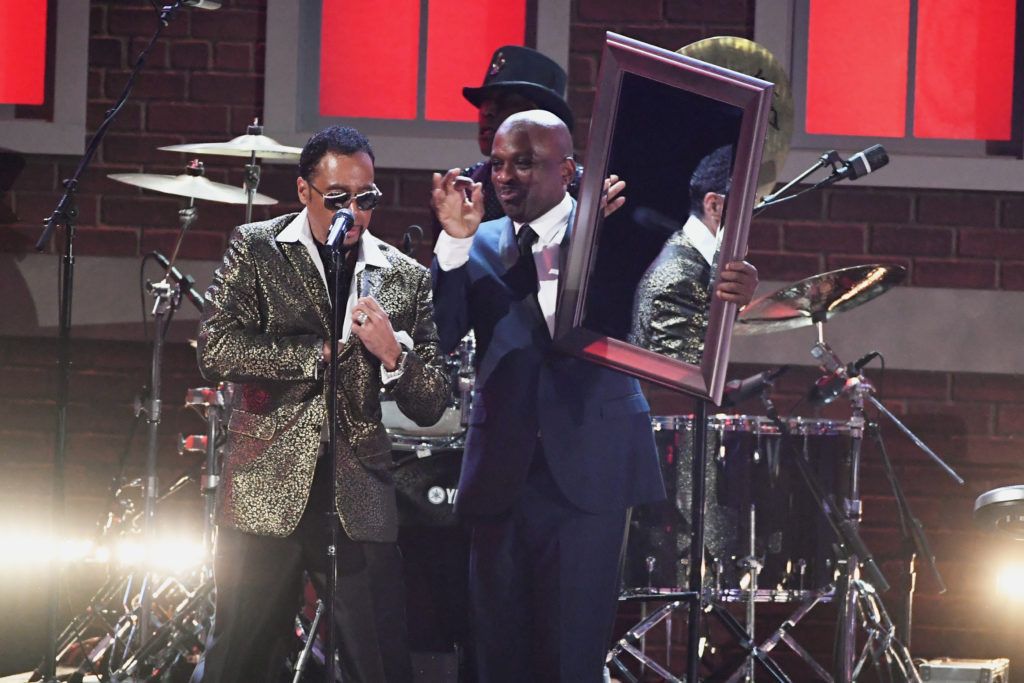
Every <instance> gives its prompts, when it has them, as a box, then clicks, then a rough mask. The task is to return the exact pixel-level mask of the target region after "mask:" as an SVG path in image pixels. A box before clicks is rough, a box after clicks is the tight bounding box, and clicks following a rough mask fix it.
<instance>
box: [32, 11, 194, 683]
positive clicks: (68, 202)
mask: <svg viewBox="0 0 1024 683" xmlns="http://www.w3.org/2000/svg"><path fill="white" fill-rule="evenodd" d="M180 6H181V0H175V1H174V2H173V3H171V4H169V5H166V6H164V7H163V8H162V9H161V10H160V12H159V21H158V23H157V27H156V29H155V30H154V32H153V36H152V37H151V38H150V40H149V43H148V44H147V45H146V47H145V48H143V50H142V52H141V53H139V56H138V58H137V59H136V60H135V64H134V65H133V67H132V71H131V73H130V74H129V76H128V79H127V81H126V82H125V85H124V89H123V90H122V91H121V94H120V96H119V97H118V98H117V101H116V103H115V104H114V106H113V107H111V108H110V109H109V110H107V112H106V114H105V115H104V118H103V121H102V122H101V123H100V125H99V126H98V127H97V129H96V133H95V134H94V135H93V136H92V139H91V140H90V141H89V145H88V146H87V147H86V149H85V152H84V153H83V155H82V158H81V160H80V161H79V162H78V166H77V167H76V168H75V172H74V174H73V175H72V176H71V178H68V179H66V180H64V181H63V183H62V184H63V186H64V194H63V195H62V196H61V198H60V199H59V200H58V202H57V206H56V208H55V209H54V210H53V212H52V213H51V214H50V216H49V217H48V218H47V219H46V220H45V221H44V226H43V232H42V233H41V234H40V236H39V239H38V240H36V244H35V248H36V251H44V250H45V249H46V247H47V245H48V244H49V242H50V238H51V237H52V236H53V232H54V231H55V230H56V229H57V228H58V227H59V226H64V255H63V258H62V260H61V270H60V314H59V319H58V343H57V396H56V438H55V440H54V446H55V447H54V468H53V469H54V475H53V503H52V508H51V509H52V512H51V520H50V526H51V529H54V530H55V529H56V528H57V527H58V526H60V525H62V524H63V521H64V505H65V491H64V464H65V460H66V453H67V431H68V427H67V417H68V395H69V392H68V388H69V383H70V375H71V311H72V306H71V301H72V299H71V296H72V292H73V291H74V270H75V257H74V241H75V221H76V219H77V218H78V206H77V202H76V199H75V197H76V194H77V192H78V186H79V182H80V181H81V178H82V175H83V174H84V173H85V171H86V169H87V168H88V167H89V163H90V162H91V161H92V158H93V157H94V156H95V154H96V152H97V151H98V150H99V147H100V144H101V143H102V142H103V138H104V137H105V135H106V133H107V130H108V129H109V128H110V125H111V124H112V123H113V122H114V118H115V117H116V116H117V114H118V113H119V112H120V111H121V109H123V108H124V105H125V102H127V100H128V96H129V95H130V94H131V91H132V87H133V86H134V85H135V79H136V77H137V76H138V74H139V72H140V71H141V70H142V65H143V64H144V63H145V61H146V56H147V55H148V54H149V51H150V50H152V48H153V46H154V45H155V44H156V41H157V39H158V38H159V37H160V34H161V33H162V32H163V30H164V28H166V27H167V25H168V24H170V22H171V20H172V19H173V17H174V15H175V13H176V12H177V10H178V9H179V8H180ZM47 572H48V584H49V591H48V592H49V602H48V603H47V610H46V643H47V644H46V651H45V655H44V657H43V660H44V661H43V667H42V670H41V675H42V681H43V682H44V683H51V682H52V681H56V680H57V618H58V611H59V605H60V584H61V582H60V578H59V575H60V569H59V568H58V567H57V565H56V563H50V566H49V569H48V570H47Z"/></svg>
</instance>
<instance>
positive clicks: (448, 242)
mask: <svg viewBox="0 0 1024 683" xmlns="http://www.w3.org/2000/svg"><path fill="white" fill-rule="evenodd" d="M472 246H473V236H472V235H470V236H469V237H452V236H451V235H449V234H448V233H446V232H442V233H441V234H440V236H439V237H438V238H437V244H436V245H435V246H434V254H435V255H436V256H437V265H439V266H440V267H441V270H443V271H445V272H448V271H449V270H455V269H456V268H461V267H462V266H464V265H466V261H468V260H469V248H470V247H472Z"/></svg>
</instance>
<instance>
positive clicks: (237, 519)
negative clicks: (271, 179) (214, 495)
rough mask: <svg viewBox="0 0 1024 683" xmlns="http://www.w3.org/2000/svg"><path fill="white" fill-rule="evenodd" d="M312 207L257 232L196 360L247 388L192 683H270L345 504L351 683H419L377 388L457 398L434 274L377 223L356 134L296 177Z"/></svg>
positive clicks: (225, 272)
mask: <svg viewBox="0 0 1024 683" xmlns="http://www.w3.org/2000/svg"><path fill="white" fill-rule="evenodd" d="M297 191H298V197H299V200H300V201H301V202H302V204H303V205H304V206H305V209H304V210H303V211H302V212H301V213H299V214H291V215H286V216H281V217H279V218H276V219H273V220H270V221H265V222H262V223H253V224H250V225H244V226H241V227H240V228H238V229H236V230H235V231H234V233H233V235H232V237H231V241H230V244H229V246H228V250H227V253H226V254H225V256H224V262H223V265H222V267H221V268H220V269H219V270H218V271H217V273H216V275H215V276H214V281H213V284H212V285H211V286H210V288H209V290H208V292H207V295H206V299H207V300H206V308H205V311H204V314H203V320H202V324H201V327H200V333H199V340H198V358H199V366H200V369H201V370H202V373H203V376H204V377H206V378H207V379H209V380H211V381H223V380H226V381H230V382H233V383H235V385H236V390H235V392H234V400H233V405H232V406H231V408H232V409H231V413H230V418H229V422H228V425H227V431H228V442H227V446H226V449H225V452H224V462H223V468H222V478H221V483H220V487H221V489H220V492H219V498H218V524H219V536H218V543H217V554H216V559H215V570H216V579H217V608H216V609H217V616H216V620H215V627H214V630H213V632H212V633H211V636H210V640H209V644H208V648H207V653H206V657H205V662H204V663H203V664H202V665H201V666H200V667H199V668H198V669H197V671H196V674H195V675H194V677H193V680H194V681H257V680H263V679H264V678H265V677H266V676H267V675H268V674H267V672H271V671H275V670H277V669H276V668H275V667H277V668H279V663H278V662H276V661H275V660H274V652H275V647H274V646H275V644H276V643H278V642H280V640H281V638H282V637H284V636H285V635H286V634H287V633H288V631H289V627H290V625H291V623H292V620H293V619H294V616H295V609H296V606H297V604H298V601H299V596H300V594H301V589H302V572H303V571H304V570H305V571H307V572H308V573H309V575H310V577H311V578H312V580H313V582H314V585H315V587H316V588H317V592H318V593H320V595H321V596H323V592H322V588H323V582H324V577H325V569H326V557H325V552H326V547H327V539H328V538H329V535H330V526H329V524H330V523H331V517H330V516H329V515H330V514H331V512H333V511H334V510H336V511H337V514H338V518H339V519H340V524H341V528H342V531H343V533H342V534H340V535H341V543H340V544H339V547H338V564H339V571H338V590H337V600H336V603H335V608H334V618H335V621H336V628H337V632H338V634H339V638H338V640H339V641H340V647H339V655H340V659H341V666H342V673H343V675H344V678H345V680H351V681H411V680H412V672H411V666H410V664H409V656H408V650H407V647H406V629H405V618H404V609H405V607H404V596H403V591H402V580H401V571H402V568H401V561H400V555H399V553H398V550H397V547H396V546H395V540H396V536H397V513H396V501H395V489H394V482H393V479H392V476H391V470H390V466H391V443H390V440H389V438H388V435H387V433H386V432H385V429H384V426H383V425H382V424H381V406H380V396H381V389H382V387H384V386H387V387H388V389H389V390H390V393H391V395H392V396H393V398H394V400H395V401H396V403H397V404H398V406H399V408H400V409H401V410H402V411H403V413H405V415H406V416H408V417H409V418H411V419H412V420H414V421H415V422H417V423H420V424H423V425H429V424H432V423H434V422H436V421H437V420H438V419H439V418H440V416H441V413H442V411H443V410H444V407H445V404H446V401H447V398H448V395H449V379H448V376H447V375H446V373H445V372H444V371H443V368H442V364H441V359H440V357H439V355H438V338H437V330H436V328H435V326H434V322H433V320H432V313H433V307H432V301H431V281H430V275H429V273H428V271H427V270H426V269H425V268H424V267H423V266H421V265H419V264H418V263H416V262H414V261H413V260H411V259H409V258H408V257H406V256H405V255H403V254H402V253H400V252H399V251H398V250H396V249H395V248H393V247H391V246H389V245H387V244H385V243H384V242H382V241H380V240H379V239H377V238H376V237H374V236H373V235H371V234H370V233H369V232H367V227H368V226H369V223H370V218H371V215H372V212H373V208H374V206H376V204H377V203H378V201H379V199H380V196H381V194H380V191H379V190H378V189H377V186H376V185H375V184H374V159H373V151H372V149H371V148H370V145H369V142H368V141H367V140H366V138H365V137H363V136H362V135H361V134H360V133H359V132H358V131H355V130H354V129H351V128H342V127H338V126H335V127H331V128H328V129H326V130H324V131H321V132H319V133H317V134H315V135H314V136H313V137H312V138H310V140H309V142H308V143H307V144H306V146H305V148H304V149H303V152H302V156H301V158H300V161H299V177H298V178H297ZM339 208H349V209H351V210H352V212H353V214H354V217H355V220H354V225H353V227H352V228H351V230H350V231H349V233H348V235H347V236H346V238H345V241H344V245H343V246H344V248H346V249H347V251H346V254H347V256H346V259H345V261H346V262H345V266H344V269H343V282H347V283H348V285H343V286H342V294H341V296H339V299H341V300H340V302H339V303H340V305H341V306H344V307H345V316H344V321H345V322H344V329H343V330H342V333H341V343H340V346H339V347H338V349H336V350H332V349H331V348H330V344H329V343H328V342H327V341H326V340H328V339H329V336H330V335H329V329H330V328H329V318H330V313H331V310H332V308H331V301H330V296H329V294H328V287H327V283H328V282H330V281H332V278H331V268H332V262H331V259H330V258H329V256H328V252H327V250H326V248H325V247H324V246H323V245H324V243H325V242H326V237H327V233H328V230H329V228H330V223H331V219H332V217H333V215H334V212H335V211H336V210H337V209H339ZM332 359H333V360H334V361H336V362H337V363H338V377H339V380H338V384H339V386H338V394H339V396H338V399H339V400H338V405H339V414H338V420H337V430H338V449H337V452H336V453H335V454H334V458H335V460H336V462H337V480H336V481H337V497H336V499H335V500H333V501H332V500H331V499H330V473H331V467H330V465H331V463H330V459H329V458H328V457H327V454H326V453H325V451H326V443H325V441H326V437H325V436H324V435H325V434H326V413H327V400H326V399H327V388H326V379H325V377H326V374H327V373H326V371H325V369H326V364H327V363H329V362H331V361H332Z"/></svg>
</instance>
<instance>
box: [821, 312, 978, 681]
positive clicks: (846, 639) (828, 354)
mask: <svg viewBox="0 0 1024 683" xmlns="http://www.w3.org/2000/svg"><path fill="white" fill-rule="evenodd" d="M817 327H818V342H817V343H815V344H814V346H813V347H812V348H811V355H812V356H813V357H814V358H815V359H817V360H818V362H819V364H820V365H821V368H822V370H823V371H825V372H826V373H829V374H828V377H829V378H837V380H838V381H842V382H843V384H842V389H841V390H840V393H842V394H845V395H846V396H847V398H848V400H849V401H850V405H851V409H852V418H851V425H852V426H851V430H850V435H851V442H852V443H851V473H850V492H849V496H848V498H847V499H846V501H845V504H844V512H845V513H846V514H845V516H844V517H845V518H844V519H843V520H842V521H841V522H840V526H841V527H845V528H847V529H849V530H850V531H853V532H854V533H852V534H848V536H849V537H850V538H851V539H856V540H857V541H859V536H857V534H856V527H857V525H858V524H859V521H860V512H861V503H860V500H859V478H860V473H859V466H860V447H861V444H862V442H863V429H864V424H865V422H864V402H865V399H867V400H868V401H870V402H871V404H872V405H874V406H875V407H876V408H877V409H878V410H879V412H881V413H882V414H884V415H885V416H886V417H888V418H889V419H890V420H891V421H892V422H893V424H895V425H896V426H897V427H898V428H899V429H900V431H902V432H903V433H904V434H906V435H907V436H908V437H909V438H910V440H911V441H912V442H913V443H914V444H915V445H916V446H917V447H918V448H920V449H921V450H922V451H924V453H925V454H927V455H928V456H929V457H930V458H931V459H932V460H933V461H934V462H935V463H937V464H938V465H939V466H940V467H941V468H942V469H943V470H944V471H945V472H946V473H947V474H949V475H950V476H951V477H952V478H953V479H954V481H956V482H957V483H958V484H963V483H964V480H963V478H961V477H960V475H958V474H957V473H956V471H955V470H953V468H952V467H950V466H949V465H948V464H946V463H945V462H944V461H943V460H942V458H940V457H939V456H938V455H937V454H936V453H935V452H934V451H932V450H931V449H930V448H929V447H928V446H927V445H926V444H925V443H924V442H923V441H921V439H919V438H918V437H917V435H916V434H914V433H913V432H912V431H911V430H910V429H909V428H908V427H907V426H906V425H904V424H903V423H902V422H901V421H900V420H899V419H898V418H897V417H896V416H895V415H893V414H892V413H891V412H890V411H889V409H888V408H886V407H885V406H884V405H883V404H882V402H881V401H879V400H878V399H877V398H875V397H874V396H873V395H872V394H873V392H874V387H873V386H872V385H871V383H870V382H869V381H868V380H867V378H865V377H864V376H863V375H861V374H860V369H861V366H862V365H863V363H862V362H861V361H858V362H856V363H851V364H849V365H843V363H842V362H841V361H840V360H839V358H838V356H836V354H835V352H834V351H833V350H832V349H831V347H829V345H828V344H826V343H825V341H824V323H823V322H817ZM865 358H870V354H869V356H865ZM819 381H820V380H819ZM830 400H831V398H828V397H826V398H825V402H826V403H827V402H828V401H830ZM854 427H856V432H855V431H854ZM883 448H884V447H883ZM886 459H887V458H886ZM888 473H889V472H888V468H887V475H888ZM893 481H894V479H893V478H890V483H891V484H892V483H893ZM904 502H905V499H904ZM901 512H902V510H901ZM911 519H913V518H912V517H911ZM841 538H844V537H842V536H841ZM844 540H845V538H844ZM860 544H861V546H863V541H860ZM925 545H926V544H925ZM847 547H848V548H853V550H854V553H853V555H854V557H851V558H849V561H848V563H847V570H846V572H844V574H843V575H842V576H841V577H840V583H839V586H838V588H837V592H838V593H839V594H840V595H841V596H842V598H841V602H840V603H839V605H840V608H839V615H840V617H839V624H838V627H837V630H836V650H835V671H836V674H837V678H838V679H839V681H840V683H848V681H852V680H854V678H855V671H854V668H853V660H854V657H855V656H856V653H855V652H854V649H855V646H856V633H855V629H856V619H857V615H856V599H857V590H858V589H857V586H858V585H860V586H862V585H863V583H860V584H858V583H855V581H856V575H855V571H856V566H857V562H856V559H857V557H864V558H866V559H865V560H863V566H864V569H865V570H866V571H867V572H868V574H869V578H870V579H872V583H873V584H874V586H876V587H877V588H878V589H879V590H880V591H881V592H885V591H886V590H888V588H889V585H888V583H887V582H886V581H885V579H884V578H883V577H882V576H881V572H880V571H879V570H878V568H877V565H875V564H874V561H873V560H871V559H870V555H863V554H862V552H858V550H860V551H863V552H866V548H864V547H862V548H860V549H858V548H857V547H856V546H855V545H854V546H850V545H847ZM925 552H927V550H925ZM908 616H909V615H908ZM907 625H908V626H909V621H908V624H907ZM900 647H904V649H905V646H903V645H902V644H901V645H900ZM911 669H912V670H913V671H914V676H915V677H916V676H917V672H916V669H914V668H913V665H912V664H911Z"/></svg>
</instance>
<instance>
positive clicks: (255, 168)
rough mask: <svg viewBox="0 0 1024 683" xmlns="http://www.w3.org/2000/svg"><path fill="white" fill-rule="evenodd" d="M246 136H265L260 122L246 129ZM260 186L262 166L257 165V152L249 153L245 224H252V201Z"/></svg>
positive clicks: (256, 119) (253, 121) (256, 121)
mask: <svg viewBox="0 0 1024 683" xmlns="http://www.w3.org/2000/svg"><path fill="white" fill-rule="evenodd" d="M245 134H246V135H263V126H261V125H260V120H259V119H258V118H255V119H253V120H252V123H251V124H250V125H249V127H248V128H246V129H245ZM259 186H260V165H259V164H258V163H256V150H252V151H251V152H250V153H249V163H248V164H246V165H245V180H244V181H243V187H244V188H245V222H246V223H252V200H253V197H255V196H256V190H257V188H259Z"/></svg>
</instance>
